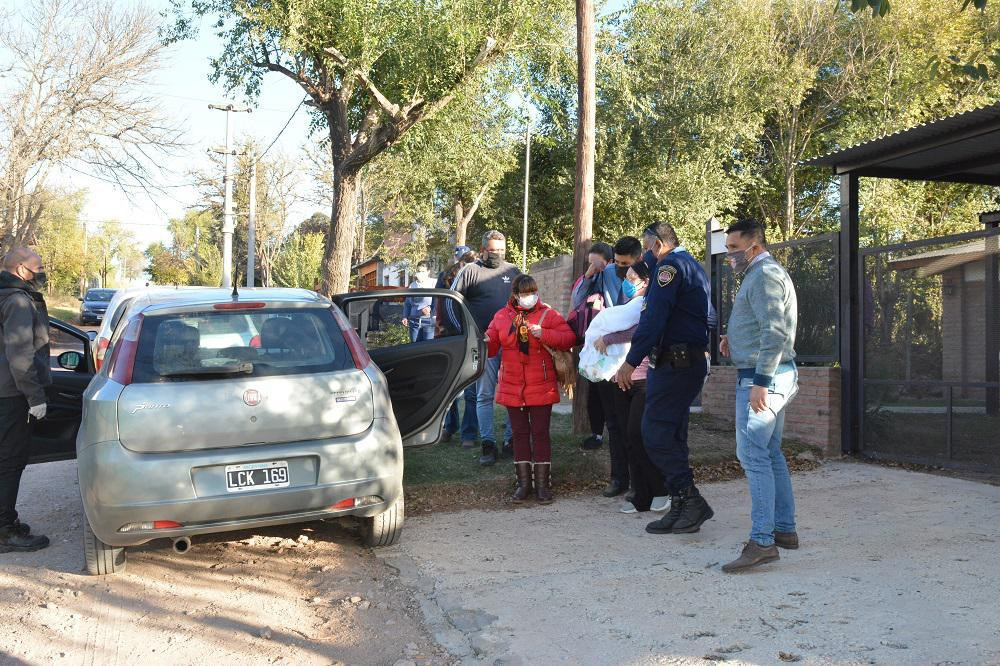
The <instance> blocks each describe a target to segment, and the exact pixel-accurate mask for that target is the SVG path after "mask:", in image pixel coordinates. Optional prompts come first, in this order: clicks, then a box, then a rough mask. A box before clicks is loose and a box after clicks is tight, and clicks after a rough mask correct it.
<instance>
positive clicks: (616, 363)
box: [579, 297, 643, 382]
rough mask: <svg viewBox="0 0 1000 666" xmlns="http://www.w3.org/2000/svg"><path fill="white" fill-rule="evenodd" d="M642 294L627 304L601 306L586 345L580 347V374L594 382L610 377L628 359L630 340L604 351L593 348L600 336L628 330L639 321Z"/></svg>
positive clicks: (588, 331)
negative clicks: (603, 307) (609, 306)
mask: <svg viewBox="0 0 1000 666" xmlns="http://www.w3.org/2000/svg"><path fill="white" fill-rule="evenodd" d="M642 302H643V299H642V297H639V298H633V299H632V300H631V301H629V302H628V303H626V304H625V305H619V306H616V307H613V308H608V309H607V310H601V311H600V312H598V313H597V316H596V317H594V319H593V321H591V322H590V327H589V328H588V329H587V335H586V336H585V337H584V343H583V349H582V350H580V368H579V371H580V374H581V375H583V376H584V377H586V378H587V379H589V380H590V381H592V382H597V381H601V380H604V379H611V378H613V377H614V376H615V373H616V372H617V371H618V368H620V367H621V364H622V363H624V362H625V356H626V355H627V354H628V350H629V348H630V347H631V346H632V345H631V343H628V342H624V343H621V344H615V345H608V348H607V350H606V351H605V352H604V353H603V354H601V353H599V352H598V351H597V349H595V348H594V342H595V341H596V340H597V338H600V337H603V336H605V335H607V334H608V333H617V332H618V331H625V330H628V329H630V328H632V327H633V326H635V325H636V324H638V323H639V317H640V316H641V315H642Z"/></svg>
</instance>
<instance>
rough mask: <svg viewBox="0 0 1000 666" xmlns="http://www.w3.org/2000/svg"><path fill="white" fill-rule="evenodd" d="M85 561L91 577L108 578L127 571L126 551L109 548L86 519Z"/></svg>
mask: <svg viewBox="0 0 1000 666" xmlns="http://www.w3.org/2000/svg"><path fill="white" fill-rule="evenodd" d="M83 559H84V563H85V564H86V567H87V573H89V574H90V575H91V576H106V575H108V574H116V573H121V572H123V571H125V562H126V557H125V549H124V548H123V547H120V546H109V545H108V544H106V543H104V542H103V541H101V540H100V539H98V538H97V535H95V534H94V530H92V529H90V523H88V522H87V519H86V517H84V519H83Z"/></svg>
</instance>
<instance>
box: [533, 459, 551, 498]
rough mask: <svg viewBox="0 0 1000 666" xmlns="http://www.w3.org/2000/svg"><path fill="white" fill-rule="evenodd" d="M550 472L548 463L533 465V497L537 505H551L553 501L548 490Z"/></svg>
mask: <svg viewBox="0 0 1000 666" xmlns="http://www.w3.org/2000/svg"><path fill="white" fill-rule="evenodd" d="M551 470H552V465H551V464H550V463H535V497H537V498H538V503H539V504H551V503H552V500H553V499H555V498H554V497H553V496H552V491H551V490H549V473H550V472H551Z"/></svg>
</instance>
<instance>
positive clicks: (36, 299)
mask: <svg viewBox="0 0 1000 666" xmlns="http://www.w3.org/2000/svg"><path fill="white" fill-rule="evenodd" d="M0 341H2V345H0V398H16V397H18V396H24V397H25V398H26V399H27V400H28V405H29V406H31V407H35V406H36V405H41V404H44V403H45V402H47V398H46V397H45V387H46V386H49V385H50V384H51V383H52V374H51V370H50V365H49V363H50V361H49V311H48V308H47V307H46V306H45V299H44V298H42V295H41V294H40V293H39V292H37V291H35V290H34V288H32V287H31V285H29V284H28V283H27V282H25V281H24V280H22V279H20V278H19V277H17V276H16V275H13V274H11V273H8V272H7V271H3V272H0Z"/></svg>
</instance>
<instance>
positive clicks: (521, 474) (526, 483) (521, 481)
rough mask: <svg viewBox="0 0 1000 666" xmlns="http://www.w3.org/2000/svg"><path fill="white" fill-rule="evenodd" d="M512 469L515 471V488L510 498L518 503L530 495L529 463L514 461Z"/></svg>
mask: <svg viewBox="0 0 1000 666" xmlns="http://www.w3.org/2000/svg"><path fill="white" fill-rule="evenodd" d="M514 470H515V472H516V473H517V490H515V491H514V495H513V497H511V498H510V499H511V501H512V502H514V503H515V504H520V503H521V502H523V501H524V500H526V499H528V497H530V496H531V463H530V462H517V463H514Z"/></svg>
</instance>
